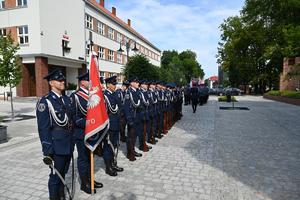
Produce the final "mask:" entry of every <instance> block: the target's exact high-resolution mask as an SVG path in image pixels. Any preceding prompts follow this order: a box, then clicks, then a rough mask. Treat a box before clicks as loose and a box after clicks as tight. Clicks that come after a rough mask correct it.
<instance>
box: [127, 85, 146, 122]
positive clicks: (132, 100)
mask: <svg viewBox="0 0 300 200" xmlns="http://www.w3.org/2000/svg"><path fill="white" fill-rule="evenodd" d="M133 104H135V105H133ZM124 114H125V121H126V124H130V123H133V119H134V122H135V123H139V122H141V119H142V118H143V116H144V114H142V102H141V99H140V94H139V93H138V92H137V91H135V90H134V89H133V88H129V89H128V90H127V91H126V94H125V103H124ZM141 115H142V116H141Z"/></svg>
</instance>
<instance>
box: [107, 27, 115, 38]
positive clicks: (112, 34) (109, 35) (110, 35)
mask: <svg viewBox="0 0 300 200" xmlns="http://www.w3.org/2000/svg"><path fill="white" fill-rule="evenodd" d="M108 37H109V38H111V39H114V31H113V29H112V28H110V27H108Z"/></svg>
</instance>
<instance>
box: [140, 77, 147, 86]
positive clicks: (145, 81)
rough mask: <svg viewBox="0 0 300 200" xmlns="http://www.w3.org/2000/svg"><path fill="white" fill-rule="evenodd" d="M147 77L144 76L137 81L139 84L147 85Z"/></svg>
mask: <svg viewBox="0 0 300 200" xmlns="http://www.w3.org/2000/svg"><path fill="white" fill-rule="evenodd" d="M147 82H148V81H147V79H146V78H144V79H143V80H141V81H140V82H139V83H140V85H142V84H146V85H147Z"/></svg>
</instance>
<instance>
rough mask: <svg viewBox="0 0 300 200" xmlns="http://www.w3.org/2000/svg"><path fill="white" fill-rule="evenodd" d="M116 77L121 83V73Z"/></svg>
mask: <svg viewBox="0 0 300 200" xmlns="http://www.w3.org/2000/svg"><path fill="white" fill-rule="evenodd" d="M117 79H118V83H121V82H122V74H120V73H118V74H117Z"/></svg>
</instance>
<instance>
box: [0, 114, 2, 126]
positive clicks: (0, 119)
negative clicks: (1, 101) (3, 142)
mask: <svg viewBox="0 0 300 200" xmlns="http://www.w3.org/2000/svg"><path fill="white" fill-rule="evenodd" d="M1 122H2V115H0V124H1Z"/></svg>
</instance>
